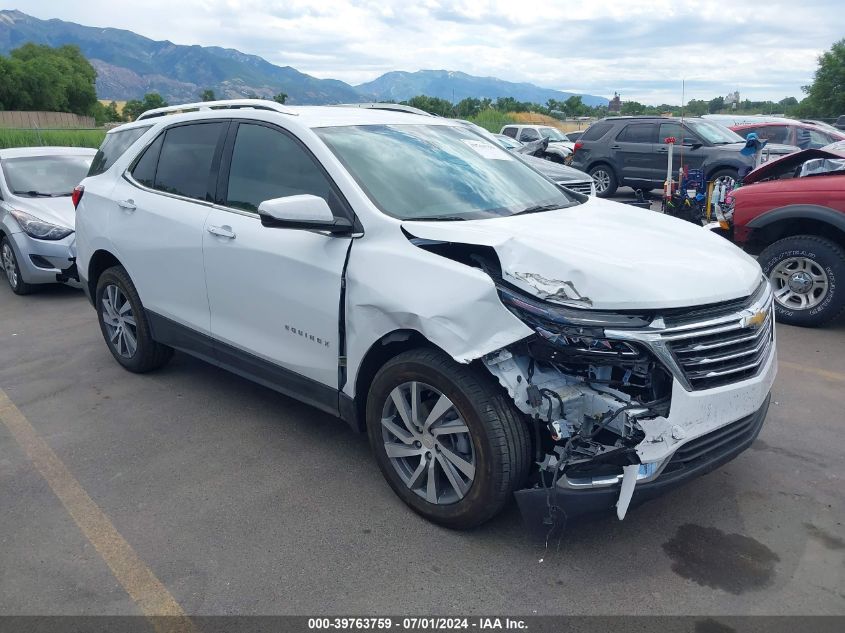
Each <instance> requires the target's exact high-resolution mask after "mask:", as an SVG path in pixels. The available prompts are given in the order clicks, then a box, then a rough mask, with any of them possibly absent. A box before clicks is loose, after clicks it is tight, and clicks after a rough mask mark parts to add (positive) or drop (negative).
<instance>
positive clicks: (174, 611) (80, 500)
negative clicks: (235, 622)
mask: <svg viewBox="0 0 845 633" xmlns="http://www.w3.org/2000/svg"><path fill="white" fill-rule="evenodd" d="M0 420H1V421H2V422H3V424H4V425H5V426H6V428H8V429H9V431H10V432H11V433H12V436H13V437H14V438H15V440H17V442H18V444H20V446H21V448H22V449H23V450H24V452H25V453H26V454H27V455H28V456H29V459H30V460H31V461H32V463H33V464H34V465H35V467H36V468H37V469H38V472H40V473H41V476H42V477H44V479H45V480H46V481H47V483H48V484H49V485H50V488H51V489H52V490H53V492H54V493H55V495H56V496H57V497H58V498H59V501H61V502H62V505H64V507H65V509H66V510H67V511H68V513H69V514H70V516H71V518H72V519H73V520H74V522H75V523H76V525H77V526H78V527H79V529H80V530H81V531H82V533H83V534H84V535H85V537H86V538H87V539H88V540H89V541H90V542H91V544H92V545H93V546H94V548H95V549H96V550H97V551H98V552H99V553H100V556H102V557H103V560H104V561H105V562H106V564H107V565H108V566H109V569H111V571H112V573H113V574H114V577H115V578H116V579H117V580H118V582H119V583H120V584H121V585H123V588H124V589H125V590H126V593H128V594H129V596H130V597H131V598H132V600H134V601H135V603H136V604H137V605H138V607H139V608H140V609H141V612H142V613H143V614H144V615H145V616H147V617H148V618H149V619H150V621H151V623H152V625H153V627H154V628H155V629H156V631H159V633H176V632H184V633H189V632H192V631H194V630H195V629H194V627H193V624H192V623H191V621H190V620H189V619H188V618H187V616H186V615H185V613H184V611H182V607H180V606H179V603H177V602H176V600H175V599H174V598H173V596H172V595H170V592H169V591H168V590H167V588H166V587H165V586H164V585H163V584H161V582H160V581H159V579H158V578H156V577H155V574H153V572H152V571H151V570H150V568H149V567H147V566H146V565H145V564H144V561H142V560H141V558H140V557H139V556H138V554H136V553H135V550H133V549H132V546H131V545H129V543H127V542H126V540H125V539H124V538H123V537H122V536H121V535H120V533H119V532H118V531H117V529H115V527H114V525H112V522H111V521H110V520H109V518H108V517H107V516H106V515H105V514H104V513H103V511H102V510H100V508H99V507H98V506H97V504H96V503H94V501H93V500H92V499H91V497H89V496H88V493H87V492H85V490H84V489H83V488H82V486H81V485H80V484H79V482H78V481H77V480H76V478H75V477H74V476H73V475H72V474H71V472H70V471H69V470H68V469H67V467H66V466H65V465H64V464H63V463H62V461H61V460H60V459H59V458H58V456H57V455H56V454H55V453H54V452H53V450H52V449H51V448H50V447H49V446H48V445H47V443H46V442H45V441H44V440H43V439H42V438H41V436H39V435H38V432H37V431H36V430H35V429H34V428H33V427H32V425H31V424H30V423H29V420H27V419H26V418H25V417H24V415H23V413H21V412H20V410H19V409H18V408H17V407H16V406H15V405H14V403H13V402H12V401H11V400H10V399H9V397H8V396H7V395H6V393H5V392H4V391H3V390H2V389H0ZM157 616H169V617H157Z"/></svg>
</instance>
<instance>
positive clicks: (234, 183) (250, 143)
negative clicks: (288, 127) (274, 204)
mask: <svg viewBox="0 0 845 633" xmlns="http://www.w3.org/2000/svg"><path fill="white" fill-rule="evenodd" d="M302 194H311V195H314V196H319V197H320V198H323V199H324V200H326V202H328V204H329V207H330V208H331V210H332V212H333V213H334V214H335V215H338V216H343V215H344V210H343V205H342V203H341V202H340V198H339V197H338V196H337V194H336V193H335V191H334V188H333V187H332V184H331V182H330V181H329V179H328V178H327V177H326V175H325V174H324V173H323V171H322V170H321V169H320V167H319V165H317V163H316V162H315V160H314V159H313V158H312V157H311V155H310V154H308V152H307V151H306V150H305V149H304V148H303V147H302V146H301V145H300V144H299V143H297V142H296V141H295V140H294V139H293V138H291V137H290V136H288V135H287V134H284V133H283V132H280V131H278V130H274V129H271V128H268V127H265V126H263V125H253V124H245V123H242V124H241V125H240V126H239V127H238V135H237V137H236V138H235V147H234V149H233V151H232V166H231V168H230V170H229V187H228V191H227V194H226V204H227V206H230V207H236V208H239V209H246V210H247V211H257V210H258V205H260V204H261V203H262V202H264V201H265V200H272V199H274V198H285V197H287V196H297V195H302Z"/></svg>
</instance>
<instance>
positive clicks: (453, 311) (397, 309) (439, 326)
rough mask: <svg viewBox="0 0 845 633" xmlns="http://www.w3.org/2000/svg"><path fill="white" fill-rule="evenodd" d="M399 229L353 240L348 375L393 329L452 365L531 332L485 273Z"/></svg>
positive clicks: (352, 378) (349, 277) (351, 381)
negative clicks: (417, 338) (421, 340)
mask: <svg viewBox="0 0 845 633" xmlns="http://www.w3.org/2000/svg"><path fill="white" fill-rule="evenodd" d="M395 230H396V231H397V233H398V235H390V233H381V234H372V233H368V234H367V235H365V236H364V237H362V238H359V239H357V240H355V243H354V244H353V245H352V251H351V255H350V259H349V265H348V268H347V273H346V315H347V319H346V340H347V348H346V356H347V367H348V373H349V377H350V379H349V380H347V383H346V385H345V387H344V391H345V392H346V393H347V394H349V395H354V388H355V376H357V374H358V369H359V368H360V365H361V361H362V360H363V358H364V356H365V355H366V353H367V351H368V350H369V349H370V347H372V345H373V344H374V343H375V342H376V341H378V340H379V339H381V338H382V337H383V336H385V335H387V334H389V333H391V332H394V331H396V330H414V331H416V332H419V333H420V334H422V335H423V336H424V337H425V338H426V339H427V340H429V341H430V342H431V343H433V344H434V345H436V346H438V347H439V348H441V349H442V350H444V351H445V352H446V353H447V354H449V355H450V356H451V357H452V358H454V359H455V360H456V361H457V362H459V363H469V362H470V361H472V360H475V359H478V358H480V357H482V356H484V355H485V354H488V353H490V352H492V351H495V350H497V349H499V348H502V347H505V346H507V345H510V344H511V343H514V342H516V341H518V340H521V339H523V338H525V337H527V336H529V335H531V334H533V330H531V328H529V327H528V326H526V325H525V324H524V323H523V322H522V321H520V320H519V319H518V318H517V317H516V316H514V315H513V314H512V313H511V312H510V311H509V310H508V309H507V308H505V307H504V305H502V302H501V300H500V299H499V295H498V293H497V292H496V288H495V285H494V284H493V280H492V279H490V277H489V276H487V275H486V274H485V273H484V272H482V271H481V270H478V269H476V268H472V267H470V266H466V265H464V264H460V263H458V262H455V261H452V260H450V259H448V258H446V257H441V256H439V255H436V254H434V253H431V252H428V251H425V250H423V249H421V248H417V247H415V246H414V245H412V244H411V243H410V242H409V241H408V240H407V238H406V237H405V236H404V235H402V233H401V228H399V227H398V226H397V227H396V228H395Z"/></svg>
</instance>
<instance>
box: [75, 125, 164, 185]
mask: <svg viewBox="0 0 845 633" xmlns="http://www.w3.org/2000/svg"><path fill="white" fill-rule="evenodd" d="M151 127H152V125H144V126H141V127H133V128H132V129H130V130H123V131H122V132H112V133H111V134H106V138H105V139H104V140H103V144H102V145H100V149H98V150H97V153H96V154H95V155H94V160H93V161H91V167H90V168H89V169H88V175H89V176H99V175H100V174H102V173H103V172H104V171H106V170H107V169H108V168H109V167H111V166H112V165H114V163H115V162H116V161H117V159H118V158H120V157H121V156H123V152H125V151H126V150H128V149H129V146H130V145H132V143H134V142H135V141H137V140H138V139H139V138H141V137H142V136H143V135H144V132H146V131H147V130H149V129H150V128H151Z"/></svg>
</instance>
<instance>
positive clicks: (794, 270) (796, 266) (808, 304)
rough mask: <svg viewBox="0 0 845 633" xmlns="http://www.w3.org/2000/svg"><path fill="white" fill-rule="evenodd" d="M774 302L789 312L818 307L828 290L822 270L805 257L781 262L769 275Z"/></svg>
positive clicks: (791, 258) (828, 286)
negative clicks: (773, 290) (772, 287)
mask: <svg viewBox="0 0 845 633" xmlns="http://www.w3.org/2000/svg"><path fill="white" fill-rule="evenodd" d="M769 279H770V280H771V282H772V285H773V286H774V289H775V301H777V302H778V303H779V304H780V305H782V306H783V307H784V308H787V309H789V310H809V309H810V308H815V307H816V306H817V305H819V304H820V303H821V302H822V301H824V298H825V297H826V296H827V293H828V291H829V290H830V282H829V280H828V278H827V273H825V271H824V268H822V267H821V266H819V265H818V263H817V262H815V261H813V260H812V259H808V258H806V257H790V258H788V259H785V260H783V261H782V262H780V263H779V264H778V265H777V266H775V267H774V268H773V269H772V272H771V273H769Z"/></svg>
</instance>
